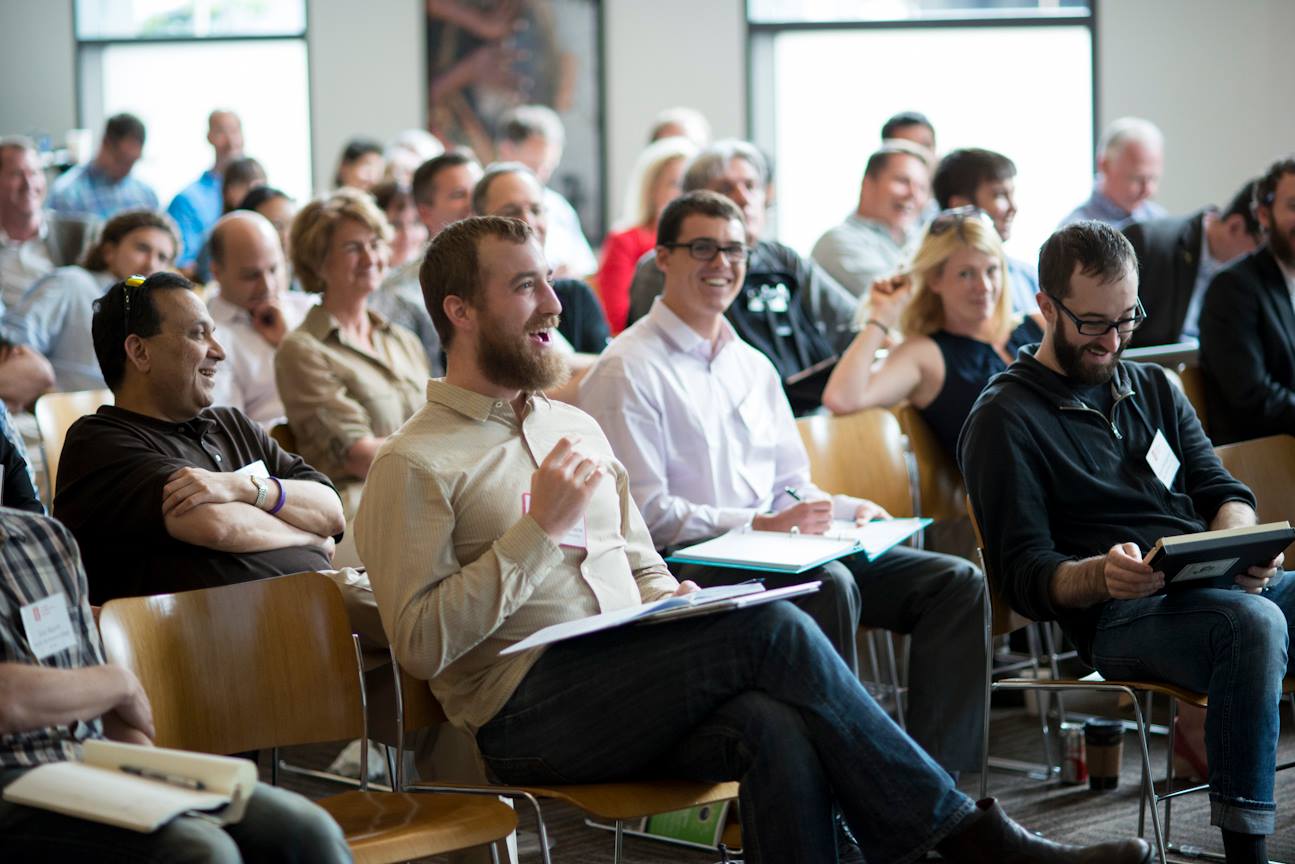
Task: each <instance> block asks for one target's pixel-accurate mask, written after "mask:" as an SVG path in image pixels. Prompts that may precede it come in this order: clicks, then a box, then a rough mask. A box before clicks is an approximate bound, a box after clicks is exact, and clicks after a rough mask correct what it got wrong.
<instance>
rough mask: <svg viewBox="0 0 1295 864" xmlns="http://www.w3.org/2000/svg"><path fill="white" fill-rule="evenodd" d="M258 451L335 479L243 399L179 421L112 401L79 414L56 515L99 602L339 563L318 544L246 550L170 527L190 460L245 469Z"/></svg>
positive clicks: (274, 463) (269, 464) (269, 461)
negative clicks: (166, 491)
mask: <svg viewBox="0 0 1295 864" xmlns="http://www.w3.org/2000/svg"><path fill="white" fill-rule="evenodd" d="M258 459H260V460H261V461H263V462H264V463H265V467H266V469H267V471H268V472H269V473H270V474H271V475H273V476H275V477H279V478H282V479H286V480H313V481H314V482H316V483H323V484H324V485H326V486H328V487H329V488H330V489H332V488H334V487H333V484H332V483H330V482H329V480H328V478H327V477H325V476H324V475H323V474H321V473H319V472H318V471H316V470H315V469H314V468H311V467H310V466H309V465H307V464H306V463H305V461H304V460H303V459H302V458H301V457H300V456H297V455H294V454H292V453H288V452H286V451H285V450H283V449H282V448H281V447H279V445H278V444H276V443H275V442H274V441H273V440H272V439H271V438H270V436H269V435H267V434H265V431H264V430H263V429H262V428H261V427H260V426H258V425H257V424H256V423H254V422H252V420H250V419H248V417H247V416H246V415H245V414H243V412H242V411H239V410H237V409H236V408H204V409H203V410H202V411H201V412H200V413H199V414H198V416H197V417H195V418H193V419H192V420H188V421H186V422H184V423H170V422H168V421H165V420H157V419H155V418H152V417H146V416H144V415H142V414H136V413H135V412H133V411H127V410H125V409H124V408H118V407H116V406H113V405H104V406H102V407H101V408H100V409H99V412H98V413H97V414H92V415H89V416H87V417H82V418H81V419H80V420H78V421H76V422H75V423H73V424H72V428H71V429H69V430H68V433H67V438H66V439H65V440H64V442H63V453H62V456H61V457H60V459H59V466H58V489H57V491H56V492H55V495H54V517H55V518H56V519H58V520H59V521H60V522H62V523H63V524H64V525H66V526H67V527H68V529H69V530H71V532H72V535H73V536H74V537H76V541H77V544H78V545H79V546H80V547H81V557H82V559H83V560H84V562H85V571H86V575H87V576H88V578H89V581H90V602H91V603H93V604H95V605H99V604H102V603H104V602H105V601H107V600H111V599H112V598H114V597H135V596H140V595H145V594H165V593H170V592H173V591H188V590H191V589H194V588H211V587H214V586H217V585H230V584H233V583H236V582H247V581H250V580H253V579H262V578H265V577H267V576H278V575H281V574H284V573H299V572H302V571H306V570H324V569H328V568H330V567H331V566H332V565H331V564H330V563H329V560H328V556H327V555H325V554H324V550H323V549H321V548H319V547H317V546H294V547H289V548H285V549H274V550H271V551H269V552H250V553H243V554H236V553H231V552H219V551H216V550H214V549H207V548H205V547H203V546H195V545H193V544H190V543H185V542H182V541H180V540H177V539H175V538H174V537H172V536H171V535H170V534H168V533H167V530H166V521H165V519H164V518H163V516H162V487H164V486H165V485H166V483H167V478H169V477H170V476H171V475H172V474H174V473H175V472H176V471H178V470H179V469H181V468H188V467H193V468H203V469H206V470H208V471H237V470H238V469H239V468H242V467H243V466H245V465H249V464H251V463H253V462H255V461H256V460H258Z"/></svg>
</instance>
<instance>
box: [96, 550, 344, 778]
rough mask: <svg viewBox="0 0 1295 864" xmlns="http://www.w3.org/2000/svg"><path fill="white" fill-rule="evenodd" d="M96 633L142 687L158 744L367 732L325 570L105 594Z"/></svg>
mask: <svg viewBox="0 0 1295 864" xmlns="http://www.w3.org/2000/svg"><path fill="white" fill-rule="evenodd" d="M99 631H100V633H101V634H102V636H103V645H104V652H105V653H106V655H107V657H108V660H109V661H111V662H114V663H120V664H122V665H124V666H126V667H128V668H129V669H130V670H131V671H133V672H134V673H135V675H136V676H137V677H138V678H139V680H140V682H141V683H142V684H143V685H144V690H145V692H146V693H148V697H149V701H150V702H151V703H152V706H153V719H154V722H155V724H156V727H157V744H158V746H161V747H175V748H180V749H185V750H197V751H201V752H204V753H221V754H228V753H242V752H246V751H248V750H259V749H264V748H270V747H283V746H290V745H295V744H311V743H318V742H323V741H342V740H351V739H353V738H359V737H361V736H363V735H364V734H365V724H364V714H363V707H362V706H363V702H364V699H363V690H362V689H361V684H360V671H359V658H358V656H357V653H356V647H355V643H354V640H353V639H352V637H351V628H350V625H349V624H348V623H347V618H346V609H345V607H344V606H343V604H342V596H341V593H340V592H339V591H338V589H337V586H336V585H334V584H333V582H332V580H330V579H329V578H328V577H327V576H324V575H322V574H319V573H297V574H293V575H291V576H279V577H276V578H273V579H260V580H256V581H253V582H244V583H241V584H238V585H227V586H222V587H219V588H206V589H202V590H199V591H185V592H182V593H178V594H160V595H156V596H153V597H130V598H124V599H118V600H111V601H109V602H108V603H107V604H105V605H104V607H103V612H102V613H101V616H100V620H99Z"/></svg>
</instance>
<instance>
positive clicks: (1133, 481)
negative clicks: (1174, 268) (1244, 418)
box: [959, 222, 1295, 864]
mask: <svg viewBox="0 0 1295 864" xmlns="http://www.w3.org/2000/svg"><path fill="white" fill-rule="evenodd" d="M1039 282H1040V284H1041V286H1042V288H1043V292H1042V293H1041V294H1040V295H1039V306H1040V308H1041V310H1042V312H1043V316H1044V319H1045V320H1046V322H1047V326H1046V327H1045V330H1044V335H1043V342H1042V344H1040V345H1039V346H1038V347H1037V349H1030V348H1027V349H1025V350H1024V351H1022V352H1021V355H1020V358H1019V359H1018V360H1017V361H1016V362H1015V363H1013V364H1012V365H1011V367H1009V368H1008V370H1007V371H1006V372H1004V373H1003V374H1002V375H999V376H998V377H996V378H995V379H994V380H993V381H991V382H990V383H989V386H988V387H986V388H985V391H984V393H983V394H982V395H981V397H980V400H979V401H978V402H977V403H976V406H975V408H974V409H972V412H971V416H970V418H969V419H968V420H967V425H966V427H964V429H963V431H962V439H961V441H960V443H959V447H960V454H959V455H960V462H961V465H962V474H963V476H964V477H965V478H966V481H967V489H968V491H969V492H970V494H971V499H972V501H973V503H974V505H975V511H976V516H977V517H978V518H979V520H980V525H981V527H982V528H983V531H984V537H985V542H986V544H987V548H986V549H985V553H986V556H987V564H988V566H989V568H990V573H991V575H992V576H993V577H994V578H995V579H996V580H997V582H998V585H999V587H1000V589H1001V591H1002V593H1003V596H1004V599H1006V601H1007V602H1008V603H1009V604H1010V605H1011V607H1012V608H1013V609H1015V610H1016V611H1017V612H1019V613H1021V614H1023V615H1025V616H1027V617H1029V618H1032V619H1034V620H1036V621H1058V622H1059V623H1060V624H1061V627H1062V629H1063V630H1064V631H1065V633H1066V635H1067V636H1069V637H1070V639H1071V640H1072V641H1073V642H1074V644H1075V646H1076V647H1077V648H1078V649H1079V653H1080V655H1081V656H1082V657H1083V659H1084V660H1085V662H1088V663H1091V664H1093V665H1094V666H1095V667H1096V668H1097V671H1099V672H1101V673H1102V675H1104V676H1106V677H1107V678H1123V679H1129V678H1131V679H1151V680H1156V681H1165V682H1167V683H1170V684H1173V685H1175V686H1178V687H1183V688H1186V689H1187V690H1192V691H1197V692H1200V693H1206V694H1208V696H1209V704H1210V708H1209V713H1208V716H1207V719H1206V721H1205V748H1206V751H1207V753H1208V757H1209V775H1210V776H1209V784H1210V821H1211V823H1212V824H1214V825H1217V826H1219V827H1220V828H1222V829H1223V844H1224V847H1225V849H1226V851H1227V860H1228V861H1229V862H1233V864H1237V862H1247V864H1248V862H1256V861H1267V860H1268V858H1267V855H1266V854H1265V839H1264V838H1265V835H1267V834H1270V833H1272V831H1273V827H1274V809H1275V808H1274V803H1273V771H1274V767H1275V764H1276V756H1277V732H1278V728H1279V725H1280V724H1279V723H1278V713H1277V710H1278V704H1279V702H1280V697H1281V686H1282V677H1283V676H1284V675H1288V674H1290V672H1291V669H1290V666H1289V659H1288V657H1287V650H1286V643H1287V629H1288V627H1289V625H1290V617H1291V612H1292V610H1295V579H1291V578H1289V577H1286V578H1283V574H1282V570H1281V565H1282V557H1281V556H1280V555H1279V556H1278V557H1277V559H1276V560H1275V561H1273V562H1271V563H1270V564H1269V565H1267V566H1263V567H1252V568H1250V570H1249V573H1248V574H1246V575H1241V576H1238V577H1237V578H1236V583H1237V585H1238V586H1240V587H1241V588H1244V589H1245V590H1244V591H1235V590H1226V589H1221V588H1214V587H1198V588H1190V589H1183V590H1177V591H1170V592H1168V593H1164V592H1162V590H1161V589H1163V588H1164V574H1163V573H1160V572H1155V571H1153V570H1152V569H1151V567H1150V566H1149V565H1148V564H1146V563H1145V562H1144V561H1143V553H1144V551H1145V550H1149V549H1151V547H1152V546H1154V545H1155V544H1156V542H1157V541H1158V540H1159V539H1160V538H1162V537H1171V536H1175V535H1179V534H1190V533H1194V532H1198V531H1205V530H1207V529H1222V528H1234V527H1239V526H1243V525H1253V524H1254V523H1255V521H1256V518H1255V511H1254V504H1255V499H1254V496H1253V495H1252V494H1251V493H1250V490H1249V489H1247V488H1246V487H1245V486H1243V485H1242V484H1240V483H1238V482H1237V481H1236V480H1234V479H1233V478H1232V477H1231V476H1230V475H1229V474H1228V472H1227V471H1226V470H1224V468H1223V466H1222V465H1221V464H1220V462H1219V459H1218V457H1217V456H1216V455H1215V454H1214V450H1213V448H1212V447H1211V446H1210V442H1209V439H1207V438H1206V437H1205V434H1204V433H1203V432H1202V431H1201V425H1200V422H1199V421H1198V420H1197V419H1196V413H1195V412H1194V411H1193V410H1192V408H1191V405H1190V404H1189V403H1188V402H1187V399H1186V397H1185V396H1183V394H1182V392H1181V391H1180V390H1179V389H1178V388H1177V387H1176V386H1174V385H1173V384H1171V383H1170V381H1169V379H1168V378H1167V377H1166V376H1165V374H1164V372H1163V371H1162V369H1161V368H1160V367H1158V366H1153V365H1150V364H1148V365H1143V364H1140V363H1130V362H1124V361H1121V360H1120V353H1121V352H1122V351H1123V349H1124V346H1125V344H1126V342H1127V341H1128V337H1129V334H1130V333H1131V332H1132V330H1133V329H1135V328H1136V327H1137V324H1138V322H1139V320H1140V319H1141V317H1142V315H1141V309H1140V307H1139V305H1138V272H1137V260H1136V259H1135V257H1134V254H1133V248H1132V247H1131V246H1130V245H1129V242H1128V241H1127V240H1126V239H1125V238H1124V237H1123V235H1121V234H1120V233H1119V231H1117V230H1115V229H1114V228H1113V227H1111V226H1109V225H1105V224H1102V223H1097V222H1081V223H1078V224H1075V225H1071V226H1069V227H1066V228H1063V229H1060V230H1058V231H1057V232H1056V233H1054V234H1053V235H1052V236H1051V237H1050V238H1049V239H1048V241H1047V242H1046V243H1044V245H1043V249H1042V252H1041V253H1040V256H1039ZM1287 305H1288V307H1289V303H1288V304H1287ZM1157 443H1158V444H1159V446H1157ZM1161 452H1164V454H1165V455H1163V456H1161V455H1159V454H1160V453H1161ZM1242 656H1243V657H1244V658H1245V660H1244V662H1242V663H1238V662H1237V658H1238V657H1242ZM1230 705H1245V706H1246V709H1245V710H1244V711H1228V710H1226V706H1230Z"/></svg>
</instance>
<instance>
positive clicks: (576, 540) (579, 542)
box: [522, 492, 589, 549]
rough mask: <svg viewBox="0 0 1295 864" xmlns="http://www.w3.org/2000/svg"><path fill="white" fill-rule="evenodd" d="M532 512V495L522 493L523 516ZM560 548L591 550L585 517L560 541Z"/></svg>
mask: <svg viewBox="0 0 1295 864" xmlns="http://www.w3.org/2000/svg"><path fill="white" fill-rule="evenodd" d="M529 512H531V493H529V492H523V493H522V515H523V516H525V515H526V514H527V513H529ZM558 545H559V546H571V547H572V548H575V549H588V548H589V531H588V526H587V525H586V524H585V517H584V516H581V517H580V521H579V522H577V523H576V524H574V525H572V526H571V528H570V530H568V531H567V533H566V534H564V535H563V536H562V539H561V540H559V541H558Z"/></svg>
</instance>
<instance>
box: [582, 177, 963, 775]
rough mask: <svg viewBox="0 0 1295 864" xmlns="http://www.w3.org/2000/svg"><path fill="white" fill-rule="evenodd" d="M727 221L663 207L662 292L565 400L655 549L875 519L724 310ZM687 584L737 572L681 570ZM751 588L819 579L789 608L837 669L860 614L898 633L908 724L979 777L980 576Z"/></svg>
mask: <svg viewBox="0 0 1295 864" xmlns="http://www.w3.org/2000/svg"><path fill="white" fill-rule="evenodd" d="M746 240H747V235H746V230H745V227H744V225H743V223H742V214H741V211H739V210H738V209H737V207H736V205H734V204H733V202H732V201H730V200H729V199H727V198H725V197H724V196H721V195H718V194H716V193H713V192H707V191H698V192H690V193H687V194H685V195H684V196H682V197H680V198H677V199H675V200H674V201H673V202H671V203H670V204H669V205H668V206H667V207H666V209H665V211H664V212H663V213H662V215H661V219H660V221H659V222H658V225H657V242H658V245H657V248H656V256H657V257H656V266H657V267H658V268H659V269H660V270H661V272H662V273H663V274H664V276H665V290H664V291H663V293H662V295H661V297H659V298H658V299H657V300H656V302H655V303H654V304H653V305H652V309H651V311H649V312H648V315H647V317H646V318H644V319H643V320H642V321H640V322H639V323H637V324H635V325H634V326H633V327H631V328H630V329H628V330H626V331H625V332H623V333H622V334H621V335H620V336H618V337H617V338H616V339H614V340H613V341H612V344H611V345H610V346H609V347H608V348H607V350H606V351H605V352H604V353H603V355H602V356H601V357H600V358H599V361H598V362H597V363H596V364H594V367H593V369H591V370H590V372H589V374H588V375H587V376H586V377H585V379H584V380H583V381H582V382H581V385H580V402H579V404H580V407H581V408H583V409H584V410H585V411H587V412H589V413H590V414H592V415H593V416H594V418H595V419H596V420H598V422H599V425H600V426H601V427H602V429H603V431H604V432H605V433H606V435H607V438H608V440H609V441H610V442H611V445H612V449H613V450H614V451H615V453H616V458H617V459H619V460H620V461H621V462H622V463H623V464H624V465H625V467H626V470H627V471H628V472H629V478H630V492H631V494H632V495H633V497H634V502H635V504H637V505H638V508H639V511H640V512H641V513H642V514H643V519H644V521H645V522H646V523H647V527H648V531H649V532H650V533H651V535H652V541H653V543H654V544H655V545H656V547H657V548H658V549H667V548H671V547H676V546H679V545H683V544H688V543H692V542H696V541H700V540H703V539H706V538H708V537H714V536H716V535H719V534H723V533H725V532H727V531H730V530H733V529H736V528H741V527H743V526H750V527H752V528H755V529H759V530H767V531H798V532H801V533H805V534H822V533H823V532H824V531H826V530H827V529H828V527H829V526H830V525H831V522H832V520H833V519H834V518H835V519H844V520H848V521H851V522H853V521H856V520H858V521H867V520H869V519H874V518H878V517H885V516H886V515H887V514H886V512H885V511H884V510H883V509H882V508H881V507H879V506H878V505H876V504H874V503H873V502H871V501H866V500H863V499H859V498H851V497H849V496H844V495H838V496H835V497H829V496H828V495H827V494H826V493H824V492H822V491H820V490H819V489H818V488H817V487H816V486H814V484H813V482H812V481H811V479H810V474H809V457H808V456H807V455H806V453H805V447H804V445H803V444H802V443H801V439H800V435H799V433H798V432H797V431H796V423H795V420H794V419H793V417H792V412H791V407H790V405H789V403H788V401H787V397H786V396H785V395H784V394H783V392H782V386H781V383H780V381H779V378H778V374H777V372H776V371H775V370H774V368H773V365H772V364H771V363H770V362H769V360H768V359H767V358H766V357H765V356H764V355H763V354H761V353H760V352H759V351H757V350H755V349H754V348H753V347H751V346H750V345H748V344H746V343H745V342H743V341H742V339H741V338H740V337H739V336H738V334H737V333H736V331H735V329H734V327H733V326H732V325H731V324H730V323H729V321H728V320H727V319H726V318H725V317H724V313H725V311H726V310H727V309H728V307H729V304H731V303H732V302H733V301H734V298H736V297H737V295H738V293H739V292H740V291H741V290H742V285H743V280H744V276H745V272H746V261H747V254H748V248H747V246H746ZM685 569H686V571H687V572H684V570H680V571H679V575H680V577H681V578H687V579H692V580H694V581H697V582H698V583H699V584H706V585H710V584H723V583H729V582H740V581H745V580H746V579H748V578H750V575H751V574H750V573H748V572H745V571H739V570H725V569H720V568H685ZM761 575H764V576H766V577H767V578H766V583H765V584H766V585H768V586H770V587H773V586H776V585H780V584H792V583H797V582H804V581H807V580H811V579H821V580H822V581H823V588H822V590H821V591H820V592H819V593H818V594H816V595H812V596H811V597H810V598H808V599H807V600H805V601H803V602H802V603H801V604H800V605H801V607H802V608H803V609H805V611H807V612H808V613H809V614H810V615H811V617H813V618H814V619H815V621H817V622H818V624H819V626H820V627H821V628H822V629H823V631H824V633H826V634H827V636H828V638H829V640H830V641H831V642H832V643H833V646H834V647H835V648H836V649H837V652H838V653H839V654H840V655H841V656H842V657H843V658H844V659H845V660H846V662H847V663H848V664H850V666H851V667H852V668H854V667H856V666H857V657H856V651H855V642H854V636H855V630H856V629H857V627H858V624H859V622H860V620H862V621H863V623H864V624H866V625H868V626H870V627H882V628H885V629H888V630H894V631H897V632H903V633H911V634H912V636H913V641H912V651H911V655H910V657H911V662H910V674H909V680H910V682H911V690H910V694H909V695H910V701H909V705H910V711H909V714H908V731H909V733H910V734H911V735H912V736H913V738H914V739H915V740H916V741H917V742H918V743H919V744H921V745H922V746H923V747H924V748H925V749H926V751H927V752H928V753H929V754H930V755H931V756H932V757H933V758H934V759H935V760H936V761H937V762H939V763H940V764H941V765H942V766H944V768H945V769H947V770H948V771H950V772H953V773H956V772H958V771H970V770H979V766H980V741H981V734H980V730H981V718H982V715H983V708H984V702H983V699H984V691H983V686H984V685H983V682H984V677H983V676H984V663H985V653H984V605H983V603H984V580H983V579H982V578H981V576H980V573H979V572H978V571H977V570H976V568H975V567H974V566H972V565H971V564H970V563H968V562H966V561H964V560H963V559H961V558H954V557H952V556H947V555H936V554H933V553H928V552H921V551H918V550H914V549H909V548H904V547H901V548H896V549H893V550H891V551H890V552H888V553H886V555H884V556H883V557H882V558H880V559H878V560H877V561H875V562H872V563H868V562H867V560H866V559H865V558H864V557H863V556H853V557H851V558H848V559H845V560H844V561H841V562H832V563H830V564H827V565H825V566H823V567H820V568H817V569H815V570H814V571H811V572H810V573H801V574H798V575H794V576H786V577H783V576H777V575H774V574H761Z"/></svg>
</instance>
